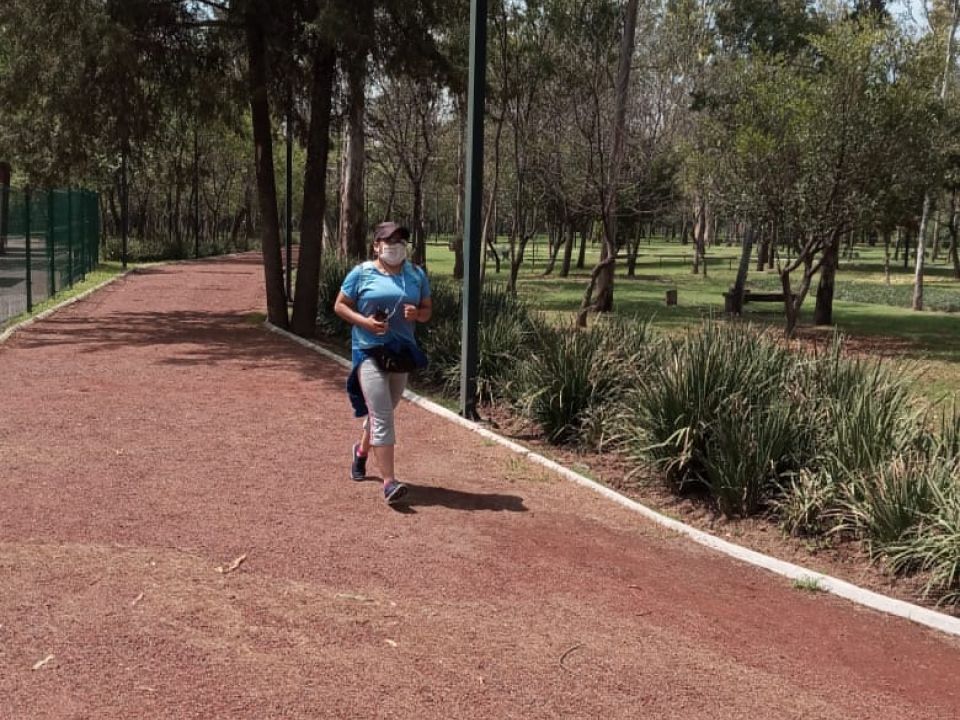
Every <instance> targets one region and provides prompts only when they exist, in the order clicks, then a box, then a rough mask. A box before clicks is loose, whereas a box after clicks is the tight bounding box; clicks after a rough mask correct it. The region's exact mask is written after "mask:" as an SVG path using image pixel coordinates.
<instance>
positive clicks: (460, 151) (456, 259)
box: [453, 100, 467, 280]
mask: <svg viewBox="0 0 960 720" xmlns="http://www.w3.org/2000/svg"><path fill="white" fill-rule="evenodd" d="M464 107H466V102H465V101H464V102H460V101H459V100H458V101H457V197H456V218H455V219H454V226H453V277H454V278H456V279H457V280H462V279H463V195H464V183H465V182H466V178H465V176H464V166H465V162H464V147H463V139H464V136H465V134H466V126H467V114H466V113H465V112H464V111H463V108H464Z"/></svg>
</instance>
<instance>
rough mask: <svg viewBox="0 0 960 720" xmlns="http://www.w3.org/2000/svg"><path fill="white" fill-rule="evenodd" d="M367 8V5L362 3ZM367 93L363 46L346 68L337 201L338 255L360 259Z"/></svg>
mask: <svg viewBox="0 0 960 720" xmlns="http://www.w3.org/2000/svg"><path fill="white" fill-rule="evenodd" d="M363 5H369V3H363ZM366 93H367V51H366V47H364V48H363V49H361V50H358V51H356V52H354V54H353V57H352V58H351V61H350V64H349V67H348V68H347V111H346V131H345V133H344V136H345V147H344V150H343V153H344V160H343V195H342V196H341V198H340V233H339V235H340V252H341V253H342V254H343V255H344V256H345V257H348V258H352V259H354V260H360V259H361V258H363V257H365V256H366V249H365V243H364V239H365V233H364V226H365V225H366V223H365V218H364V207H363V174H364V159H365V149H364V126H363V123H364V115H365V112H366Z"/></svg>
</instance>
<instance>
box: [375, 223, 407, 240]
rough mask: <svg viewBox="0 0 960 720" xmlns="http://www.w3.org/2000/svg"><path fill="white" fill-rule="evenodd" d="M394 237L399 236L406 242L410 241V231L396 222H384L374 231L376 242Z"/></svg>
mask: <svg viewBox="0 0 960 720" xmlns="http://www.w3.org/2000/svg"><path fill="white" fill-rule="evenodd" d="M394 235H399V236H400V237H401V238H403V239H404V240H409V239H410V231H409V230H408V229H407V228H405V227H403V226H402V225H398V224H397V223H395V222H389V221H388V222H382V223H380V224H379V225H377V227H376V229H375V230H374V231H373V239H374V240H386V239H388V238H391V237H393V236H394Z"/></svg>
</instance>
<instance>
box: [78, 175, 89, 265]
mask: <svg viewBox="0 0 960 720" xmlns="http://www.w3.org/2000/svg"><path fill="white" fill-rule="evenodd" d="M86 195H87V191H86V190H81V191H80V197H79V198H77V202H78V203H79V206H80V207H79V208H78V209H79V210H80V279H81V280H86V279H87V203H86Z"/></svg>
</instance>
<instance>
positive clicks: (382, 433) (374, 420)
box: [360, 360, 406, 484]
mask: <svg viewBox="0 0 960 720" xmlns="http://www.w3.org/2000/svg"><path fill="white" fill-rule="evenodd" d="M403 380H404V382H405V381H406V376H403ZM397 385H398V381H397V380H396V379H395V378H394V377H393V374H392V373H385V372H383V371H382V370H380V368H378V367H377V364H376V363H375V362H374V361H373V360H365V361H364V362H363V364H362V365H360V389H361V390H362V391H363V397H364V400H366V403H367V411H368V413H369V415H368V417H367V421H366V422H365V423H364V431H363V435H362V436H361V438H360V441H361V446H360V451H361V453H362V452H363V444H364V441H366V443H367V446H368V447H370V448H372V450H373V457H374V459H375V460H376V462H377V466H378V467H379V469H380V474H381V476H382V478H383V481H384V483H385V484H386V483H389V482H391V481H393V480H394V479H395V477H394V467H393V446H394V444H395V442H396V433H395V430H394V423H393V410H394V407H395V406H396V403H397V402H399V397H397V393H396V387H397ZM399 394H400V395H401V396H402V394H403V390H402V388H401V390H400V393H399ZM395 398H396V399H395Z"/></svg>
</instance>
